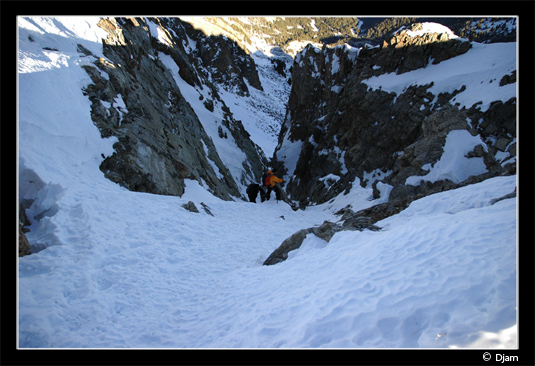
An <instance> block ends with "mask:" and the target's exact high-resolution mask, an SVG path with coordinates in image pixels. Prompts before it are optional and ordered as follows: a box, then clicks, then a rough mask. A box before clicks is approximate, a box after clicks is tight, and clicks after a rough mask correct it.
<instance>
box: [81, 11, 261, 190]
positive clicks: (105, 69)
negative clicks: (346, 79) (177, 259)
mask: <svg viewBox="0 0 535 366" xmlns="http://www.w3.org/2000/svg"><path fill="white" fill-rule="evenodd" d="M98 25H99V26H100V27H101V28H102V29H104V30H106V31H107V32H108V34H109V36H108V38H107V39H105V40H103V42H104V50H103V52H104V55H105V56H106V58H100V59H98V60H97V61H96V62H94V67H93V66H84V67H85V69H86V71H87V73H88V74H89V76H90V77H91V80H92V82H93V83H92V84H91V85H89V86H87V87H86V88H85V93H86V94H87V95H88V97H89V99H90V100H91V102H92V105H91V108H92V109H91V116H92V119H93V121H94V122H95V124H96V125H97V126H98V127H99V129H100V131H101V133H102V135H103V136H105V137H109V136H116V137H117V138H118V142H117V143H116V144H115V145H114V148H115V153H114V154H113V155H112V156H110V157H108V158H106V159H105V160H104V162H103V163H102V165H101V170H102V171H103V172H104V174H105V175H106V177H108V178H109V179H110V180H112V181H114V182H116V183H118V184H120V185H122V186H124V187H126V188H128V189H130V190H134V191H142V192H150V193H156V194H167V195H179V196H180V195H182V194H183V193H184V187H185V183H184V180H185V179H193V180H198V181H199V182H201V184H206V185H207V186H208V187H207V188H208V189H210V190H211V191H212V192H213V193H214V194H215V195H216V196H218V197H220V198H222V199H230V197H231V196H234V197H241V196H242V193H241V191H240V188H239V184H240V183H241V184H245V182H247V181H256V180H258V179H259V177H260V175H261V174H262V169H263V167H264V166H265V165H266V164H267V160H266V158H265V157H264V155H263V152H262V151H261V149H260V148H259V147H258V146H256V145H255V144H254V143H253V142H252V141H251V140H250V138H249V135H248V134H247V133H246V132H245V129H244V127H243V125H242V124H241V122H240V121H237V120H236V119H235V118H234V117H233V116H232V114H231V113H230V111H229V109H228V108H226V106H225V104H224V102H223V101H222V100H221V98H219V95H218V92H217V91H218V88H217V87H216V85H215V83H218V85H219V86H223V87H225V88H227V89H228V90H233V91H236V89H237V92H239V93H241V94H245V93H248V88H247V83H248V84H249V85H250V86H252V87H256V88H261V85H260V81H259V79H258V75H257V74H256V69H255V66H254V62H253V61H252V60H251V59H250V58H248V57H247V55H246V54H245V53H243V51H241V49H240V48H239V47H237V46H236V45H235V44H233V43H232V42H230V41H229V40H228V39H225V38H223V37H219V38H218V37H215V38H207V37H205V36H204V35H203V34H202V33H201V32H199V31H196V30H194V29H193V28H192V27H191V26H190V25H189V24H187V23H183V22H181V21H180V20H179V19H175V18H173V19H158V18H149V19H139V18H105V19H102V20H101V21H100V22H99V24H98ZM190 41H191V42H190ZM193 44H196V45H197V48H194V47H192V45H193ZM80 52H84V53H85V52H88V51H87V50H85V51H84V50H83V49H80ZM86 54H88V53H86ZM88 55H89V54H88ZM164 57H170V58H171V59H172V61H171V62H174V63H176V66H177V69H178V75H176V76H177V77H180V78H181V79H182V80H184V81H185V82H186V83H187V84H188V85H189V86H191V87H193V88H195V90H203V91H205V92H206V88H208V92H206V93H205V95H210V99H207V98H206V97H205V96H204V95H203V94H202V93H201V92H199V103H201V102H202V103H204V107H205V108H206V110H208V111H210V112H214V109H216V111H215V112H216V113H220V114H221V116H222V117H221V118H220V120H219V121H216V122H215V123H216V124H218V127H219V131H221V132H223V130H224V133H221V134H219V136H218V135H217V134H214V133H212V134H211V135H210V134H209V132H208V131H207V129H206V127H205V126H204V125H203V123H207V122H206V121H204V122H203V121H202V120H200V119H199V118H200V117H199V116H198V113H196V111H195V109H194V107H193V106H192V105H191V104H190V103H188V101H187V100H186V98H185V97H184V95H183V93H182V91H181V90H180V88H179V86H178V85H177V83H176V82H175V76H174V75H173V74H172V73H173V70H170V69H169V67H168V66H167V64H166V63H165V62H164V60H163V58H164ZM245 80H247V83H246V82H245ZM210 129H212V128H211V127H210ZM213 130H215V131H217V128H214V129H213ZM229 136H231V137H232V142H230V140H227V141H225V142H224V143H228V144H233V147H235V148H236V149H239V150H241V152H242V153H243V154H244V155H245V156H246V161H244V162H243V166H242V167H240V168H241V169H242V173H241V175H236V173H235V172H234V175H233V173H231V171H230V170H229V168H228V166H227V164H226V162H224V161H223V160H222V157H221V152H220V151H218V149H217V148H216V145H217V141H214V139H225V138H226V139H228V138H229ZM235 170H236V169H235ZM235 170H234V171H235Z"/></svg>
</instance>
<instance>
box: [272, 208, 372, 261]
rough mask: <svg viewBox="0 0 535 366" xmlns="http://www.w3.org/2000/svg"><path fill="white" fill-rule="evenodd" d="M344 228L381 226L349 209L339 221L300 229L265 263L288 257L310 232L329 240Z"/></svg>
mask: <svg viewBox="0 0 535 366" xmlns="http://www.w3.org/2000/svg"><path fill="white" fill-rule="evenodd" d="M343 230H350V231H355V230H359V231H363V230H372V231H379V230H381V228H380V227H378V226H376V225H374V224H372V223H371V222H370V218H369V217H365V216H357V214H355V213H354V212H353V211H351V210H347V211H345V212H344V215H343V216H342V218H341V219H340V221H339V222H337V223H333V222H330V221H325V222H324V223H323V224H321V225H320V226H317V227H311V228H308V229H303V230H299V231H298V232H296V233H295V234H293V235H291V236H290V237H289V238H287V239H286V240H284V241H283V242H282V244H281V245H280V246H279V247H278V248H277V249H275V251H273V253H271V254H270V256H269V257H268V258H267V259H266V260H265V261H264V265H265V266H269V265H273V264H277V263H280V262H283V261H285V260H286V259H288V253H289V252H291V251H292V250H296V249H299V247H301V244H303V241H304V240H305V238H306V237H307V235H308V234H314V235H316V236H317V237H318V238H320V239H323V240H325V241H326V242H329V241H330V240H331V239H332V237H333V235H334V234H336V233H337V232H340V231H343Z"/></svg>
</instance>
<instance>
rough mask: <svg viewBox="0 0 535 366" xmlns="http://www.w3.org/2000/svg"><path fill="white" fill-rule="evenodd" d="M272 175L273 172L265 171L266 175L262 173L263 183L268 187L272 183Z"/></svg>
mask: <svg viewBox="0 0 535 366" xmlns="http://www.w3.org/2000/svg"><path fill="white" fill-rule="evenodd" d="M270 177H271V174H269V173H267V172H266V173H264V175H262V185H264V186H266V187H269V185H270V183H271V182H270V179H269V178H270Z"/></svg>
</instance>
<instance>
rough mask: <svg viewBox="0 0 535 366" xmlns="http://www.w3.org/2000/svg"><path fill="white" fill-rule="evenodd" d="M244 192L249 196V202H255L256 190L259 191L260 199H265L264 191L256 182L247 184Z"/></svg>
mask: <svg viewBox="0 0 535 366" xmlns="http://www.w3.org/2000/svg"><path fill="white" fill-rule="evenodd" d="M246 192H247V196H249V201H250V202H254V203H256V197H257V196H258V192H260V200H261V201H262V202H264V201H265V199H266V198H265V193H264V191H263V190H262V189H261V188H260V186H259V185H258V184H256V183H251V184H249V186H248V187H247V190H246Z"/></svg>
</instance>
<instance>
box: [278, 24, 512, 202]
mask: <svg viewBox="0 0 535 366" xmlns="http://www.w3.org/2000/svg"><path fill="white" fill-rule="evenodd" d="M415 27H417V26H415ZM415 29H416V28H415ZM470 47H471V44H470V43H469V42H467V41H462V40H457V39H455V40H450V39H449V37H448V35H447V34H431V35H429V34H426V35H424V36H422V37H409V36H407V34H406V31H402V32H400V33H398V34H397V35H395V36H394V37H393V38H392V39H391V40H389V41H385V42H384V43H383V45H382V47H377V48H372V49H367V48H363V49H361V51H360V53H359V54H358V56H357V57H356V58H353V57H352V55H351V54H350V52H349V51H348V50H347V49H344V48H335V49H325V47H324V49H323V50H321V51H320V50H318V49H315V48H313V47H312V46H309V47H308V48H307V49H305V50H304V51H303V52H302V54H301V55H300V56H299V57H296V60H295V63H294V66H293V73H292V80H293V85H292V92H291V95H290V100H289V102H288V111H287V115H286V121H285V125H284V126H283V128H282V130H281V134H280V136H279V145H278V147H277V149H276V151H275V155H274V160H275V161H276V163H275V164H274V165H275V167H276V169H278V170H279V171H284V169H285V168H287V167H286V166H285V165H284V162H283V161H282V160H284V159H283V158H279V157H278V156H277V154H278V153H280V151H281V148H283V143H284V141H285V140H286V141H300V142H301V143H302V148H301V151H300V155H299V158H298V161H297V164H296V167H295V171H294V175H293V177H288V179H287V180H288V182H287V184H286V190H287V192H288V193H289V195H290V197H291V199H293V200H296V201H299V203H300V205H301V206H306V205H308V204H311V203H323V202H326V201H328V200H330V199H331V198H333V197H335V196H336V195H338V194H340V193H342V192H344V191H345V190H347V189H348V188H350V187H351V183H352V182H354V181H355V178H356V177H358V178H359V179H360V182H361V184H363V185H364V184H366V183H367V181H366V180H365V177H366V174H367V173H370V172H373V171H375V170H377V169H379V170H381V171H382V172H383V173H385V174H386V173H387V172H388V173H389V174H388V176H387V177H386V178H384V179H383V182H384V183H387V184H390V185H392V186H393V187H394V189H393V191H392V192H393V194H392V193H391V196H390V198H391V199H402V198H404V197H405V195H404V194H402V192H405V193H406V194H408V195H410V194H412V193H414V192H412V190H419V192H420V193H422V192H423V191H425V190H426V187H427V184H423V186H422V187H419V188H411V189H409V190H407V189H405V186H404V182H405V179H406V178H407V177H409V176H412V175H425V172H424V170H422V166H423V165H425V164H428V163H435V162H436V161H437V160H438V159H439V158H440V157H441V155H442V153H443V146H444V143H445V140H446V136H447V134H448V133H449V132H450V131H452V130H455V129H466V130H469V131H470V133H471V134H472V135H476V134H479V135H480V136H481V138H482V140H483V141H485V142H486V143H487V145H488V149H487V150H485V149H480V150H482V151H474V152H472V153H471V154H472V156H479V157H483V158H484V161H485V164H486V167H487V170H488V171H489V173H488V174H487V175H489V176H493V175H498V174H511V173H514V172H515V169H516V164H515V163H514V159H513V160H512V163H511V164H504V166H502V165H501V164H499V163H498V162H496V161H495V159H494V155H495V153H496V152H497V151H498V150H500V151H507V152H508V153H509V154H510V156H511V157H512V156H516V144H511V142H512V141H513V138H514V137H516V99H515V98H513V99H512V100H510V101H508V102H507V103H502V102H495V103H494V104H493V105H492V106H491V108H490V109H489V110H488V111H486V112H481V111H480V110H479V109H478V108H477V105H476V106H473V107H472V108H470V109H466V108H462V109H459V107H458V106H455V105H453V104H450V103H449V101H450V100H451V99H452V98H453V97H454V96H455V94H456V93H458V92H460V91H461V90H459V91H456V92H454V93H452V94H441V95H439V96H435V95H433V94H431V93H430V92H429V91H428V89H429V88H430V87H431V86H432V84H429V85H420V86H410V87H408V88H407V89H406V90H405V91H404V92H403V93H402V94H400V95H396V94H394V93H387V92H385V91H382V90H380V89H379V90H372V89H370V88H368V86H367V85H366V84H364V83H363V82H362V81H363V80H365V79H367V78H370V77H372V76H378V75H381V74H383V73H391V72H396V73H397V74H402V73H405V72H408V71H411V70H414V69H417V68H420V67H425V66H426V65H427V64H428V63H429V62H433V63H438V62H440V61H443V60H447V59H449V58H452V57H455V56H458V55H460V54H463V53H465V52H467V51H468V50H469V48H470ZM334 53H336V54H337V55H338V57H339V58H340V60H343V61H342V62H341V63H340V65H341V66H340V68H339V70H338V72H337V73H336V74H335V76H333V74H332V72H331V70H330V69H329V67H328V66H326V65H327V64H328V63H329V62H328V60H330V59H332V57H333V54H334ZM515 81H516V75H515V73H513V74H512V75H508V76H504V78H503V79H502V81H501V82H502V83H504V84H505V83H511V82H515ZM335 85H337V86H340V88H339V89H337V88H333V86H335ZM435 97H437V98H435ZM433 101H434V103H432V102H433ZM422 106H423V107H422ZM467 120H471V121H479V122H478V123H477V125H474V126H473V127H471V126H470V125H469V123H467ZM342 152H344V153H342ZM329 174H333V175H336V176H338V177H339V178H338V180H333V181H331V184H330V185H326V184H325V183H324V180H320V179H322V178H324V177H326V176H327V175H329ZM450 183H451V182H450ZM402 188H403V189H402ZM409 191H410V192H409ZM396 192H397V193H396ZM411 192H412V193H411ZM375 193H376V195H377V194H378V192H375ZM396 194H399V196H396Z"/></svg>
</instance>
